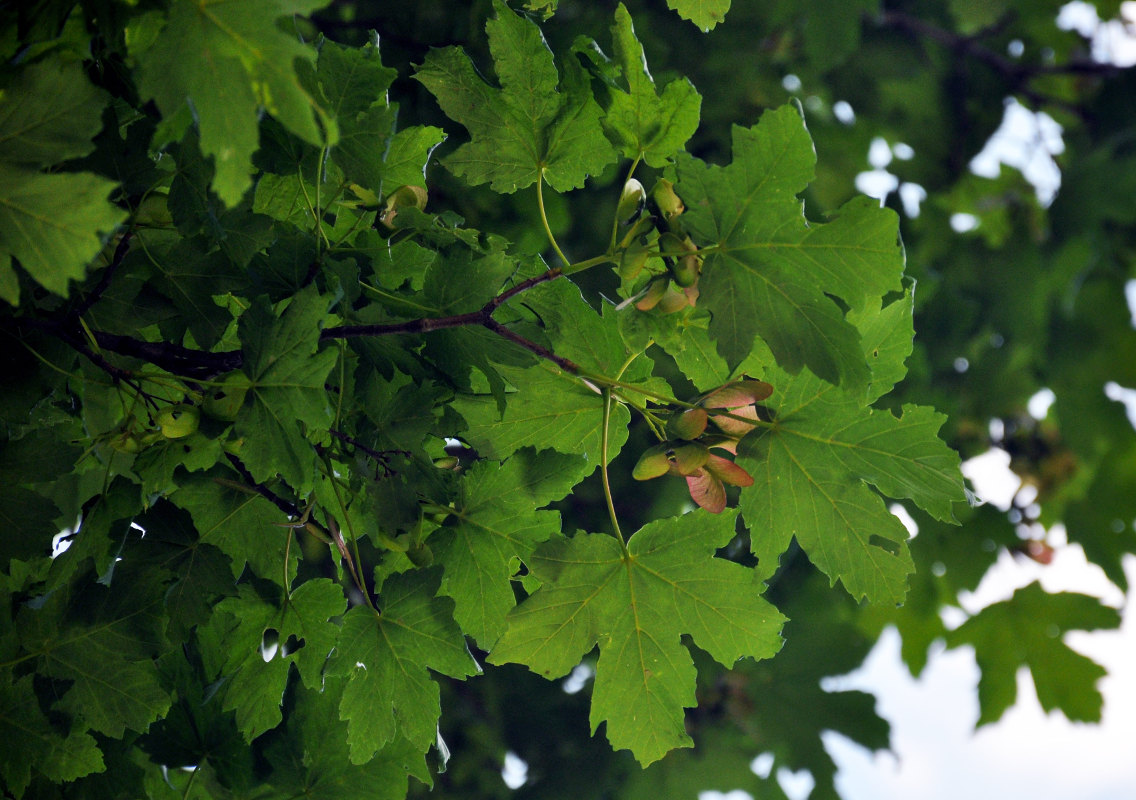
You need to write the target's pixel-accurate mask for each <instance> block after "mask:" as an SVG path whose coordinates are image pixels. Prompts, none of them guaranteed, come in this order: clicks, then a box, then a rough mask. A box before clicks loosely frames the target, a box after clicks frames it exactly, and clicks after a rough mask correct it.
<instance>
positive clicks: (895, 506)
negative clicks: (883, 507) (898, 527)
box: [888, 503, 919, 538]
mask: <svg viewBox="0 0 1136 800" xmlns="http://www.w3.org/2000/svg"><path fill="white" fill-rule="evenodd" d="M888 511H890V512H891V513H892V514H894V515H895V516H896V518H897V519H899V521H900V522H902V523H903V527H905V528H907V532H908V533H909V534H910V535H911V536H912V538H914V537H915V536H918V535H919V525H918V523H916V522H915V519H914V518H913V517H912V516H911V514H909V513H908V511H907V509H906V508H904V507H903V506H902V505H900V504H899V503H892V504H891V505H890V506H888Z"/></svg>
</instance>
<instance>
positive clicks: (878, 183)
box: [856, 169, 899, 205]
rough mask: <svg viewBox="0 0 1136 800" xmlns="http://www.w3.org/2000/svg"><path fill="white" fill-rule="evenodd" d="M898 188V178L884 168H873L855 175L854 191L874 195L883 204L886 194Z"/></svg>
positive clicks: (869, 195)
mask: <svg viewBox="0 0 1136 800" xmlns="http://www.w3.org/2000/svg"><path fill="white" fill-rule="evenodd" d="M898 188H899V178H897V177H895V176H894V175H892V174H891V173H890V172H888V171H887V170H886V169H873V170H868V171H867V172H861V173H860V174H859V175H857V176H856V191H858V192H860V194H866V195H868V197H875V198H876V199H877V200H879V201H880V204H881V205H883V202H884V200H886V199H887V196H888V195H889V194H891V193H892V192H894V191H895V190H896V189H898Z"/></svg>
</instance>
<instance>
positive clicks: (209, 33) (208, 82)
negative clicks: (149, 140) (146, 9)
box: [132, 0, 338, 206]
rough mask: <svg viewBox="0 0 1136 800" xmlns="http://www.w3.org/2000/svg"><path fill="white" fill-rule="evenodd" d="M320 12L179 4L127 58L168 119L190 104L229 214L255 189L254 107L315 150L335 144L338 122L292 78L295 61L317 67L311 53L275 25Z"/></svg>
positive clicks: (310, 2)
mask: <svg viewBox="0 0 1136 800" xmlns="http://www.w3.org/2000/svg"><path fill="white" fill-rule="evenodd" d="M325 5H327V0H247V2H242V3H230V2H227V1H226V0H197V1H194V0H175V2H174V3H173V4H172V5H171V6H170V10H169V18H168V21H167V22H166V24H165V26H164V27H163V28H162V29H161V31H160V33H159V34H158V35H157V37H155V38H154V39H152V40H151V41H144V42H142V43H141V44H140V45H136V47H135V51H134V52H133V53H132V55H134V56H135V57H136V58H137V59H138V86H139V89H140V91H141V93H142V95H143V97H145V98H147V99H153V100H154V101H155V102H157V104H158V108H159V109H160V110H161V112H162V115H163V116H164V117H166V118H169V117H172V116H174V115H176V114H178V113H179V112H181V111H183V109H184V108H185V106H186V104H187V103H188V104H189V105H190V107H191V108H192V110H193V117H194V119H195V120H196V121H197V125H198V128H199V129H200V132H201V149H202V152H203V153H204V154H205V155H207V156H212V157H213V164H214V167H215V169H216V176H215V178H214V181H213V189H214V191H216V192H217V195H218V196H219V197H220V198H221V200H222V201H224V202H225V203H226V204H227V205H229V206H232V205H235V204H236V203H237V202H238V201H239V200H240V199H241V196H242V195H243V194H244V193H245V190H246V189H248V187H249V186H250V185H252V161H251V157H252V154H253V151H254V150H256V148H257V141H258V132H257V125H258V120H257V116H258V111H259V109H261V108H263V109H265V110H267V111H268V112H269V113H270V114H272V115H273V116H274V117H275V118H276V119H277V120H279V121H280V122H281V123H283V124H284V126H285V127H286V128H288V130H290V131H291V132H293V133H295V134H296V135H298V136H300V137H301V138H302V139H304V140H305V141H307V142H310V143H312V144H314V145H322V144H325V143H327V144H334V142H335V140H336V138H337V135H338V132H337V129H336V125H335V120H334V119H333V118H332V117H331V116H330V115H328V113H327V112H326V111H325V110H324V109H323V108H322V107H321V105H320V103H319V101H318V99H317V98H316V97H314V96H313V95H312V94H311V92H310V91H309V90H308V88H307V86H306V85H305V82H304V81H303V80H301V79H300V76H299V73H298V72H297V71H296V66H295V64H296V62H297V61H306V62H308V63H312V62H314V55H315V54H314V51H313V50H311V49H310V48H308V47H305V46H304V45H303V44H302V43H301V42H300V41H299V40H298V38H297V37H296V36H294V35H289V34H288V33H285V32H284V31H282V30H280V29H279V28H277V26H276V20H277V19H278V18H280V17H283V16H285V15H292V14H306V13H309V12H311V11H313V10H315V9H317V8H320V7H322V6H325ZM143 38H144V37H143ZM143 48H144V49H143ZM139 50H141V52H139ZM317 118H318V123H317Z"/></svg>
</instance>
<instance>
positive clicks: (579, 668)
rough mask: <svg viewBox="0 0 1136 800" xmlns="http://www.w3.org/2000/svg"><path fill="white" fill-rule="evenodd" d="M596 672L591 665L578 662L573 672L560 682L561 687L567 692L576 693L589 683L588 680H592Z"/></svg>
mask: <svg viewBox="0 0 1136 800" xmlns="http://www.w3.org/2000/svg"><path fill="white" fill-rule="evenodd" d="M595 674H596V671H595V670H594V669H592V668H591V666H590V665H588V664H577V665H576V666H575V667H573V668H572V672H571V673H570V674H569V675H568V677H567V678H565V679H564V682H563V683H561V684H560V688H561V689H563V690H564V693H565V694H576V692H578V691H580V690H581V689H583V688H584V687H585V686H587V685H588V681H590V680H591V679H592V676H594V675H595Z"/></svg>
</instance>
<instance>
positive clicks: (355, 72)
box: [316, 42, 445, 196]
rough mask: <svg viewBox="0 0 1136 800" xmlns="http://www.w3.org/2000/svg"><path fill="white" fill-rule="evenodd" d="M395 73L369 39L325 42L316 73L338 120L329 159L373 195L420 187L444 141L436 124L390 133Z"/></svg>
mask: <svg viewBox="0 0 1136 800" xmlns="http://www.w3.org/2000/svg"><path fill="white" fill-rule="evenodd" d="M397 75H398V72H397V70H394V69H390V68H388V67H384V66H383V64H382V62H381V61H380V59H379V51H378V47H377V46H376V45H375V44H373V43H371V44H367V45H365V46H364V47H362V48H348V47H343V46H342V45H337V44H335V43H334V42H324V43H323V46H322V47H321V49H320V55H319V62H318V66H317V69H316V76H317V79H318V80H319V84H320V88H321V89H323V92H324V95H325V96H326V97H327V99H328V104H329V106H330V109H331V110H332V111H333V112H334V114H335V118H336V120H337V121H338V123H339V141H338V143H337V144H336V146H335V147H334V148H333V149H332V151H331V157H332V160H333V161H334V162H335V163H336V164H338V165H339V166H340V167H342V168H343V172H344V175H346V176H347V177H348V178H350V179H351V180H355V181H358V182H359V183H360V184H362V185H363V186H364V187H366V188H368V189H370V190H372V191H373V192H375V193H376V194H378V195H380V196H381V195H384V194H389V193H390V191H391V190H392V189H395V188H397V187H399V186H403V185H407V184H415V185H418V186H423V187H424V186H425V185H426V183H425V178H424V176H423V171H424V169H425V165H426V161H427V159H428V158H429V156H430V153H431V151H433V149H434V148H435V147H437V146H438V144H440V143H441V142H442V140H443V139H445V133H444V132H443V131H442V130H440V129H439V128H433V127H428V126H421V125H416V126H413V127H411V128H407V129H405V130H402V131H398V132H396V131H395V123H396V121H397V117H398V106H397V105H396V104H393V103H388V102H387V97H386V91H387V88H388V87H389V86H390V84H391V82H392V81H393V80H394V78H395V77H396V76H397Z"/></svg>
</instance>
